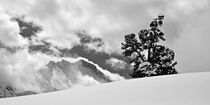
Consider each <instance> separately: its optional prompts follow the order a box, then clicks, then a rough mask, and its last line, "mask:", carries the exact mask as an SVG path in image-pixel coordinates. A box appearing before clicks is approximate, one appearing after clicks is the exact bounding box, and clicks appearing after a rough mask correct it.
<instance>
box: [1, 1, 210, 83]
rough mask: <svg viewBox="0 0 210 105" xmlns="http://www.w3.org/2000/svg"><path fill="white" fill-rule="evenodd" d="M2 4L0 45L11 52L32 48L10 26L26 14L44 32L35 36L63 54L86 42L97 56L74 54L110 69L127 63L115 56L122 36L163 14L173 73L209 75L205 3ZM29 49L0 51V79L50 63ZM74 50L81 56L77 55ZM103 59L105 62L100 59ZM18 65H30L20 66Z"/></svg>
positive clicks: (15, 27) (208, 23)
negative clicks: (17, 17) (14, 19)
mask: <svg viewBox="0 0 210 105" xmlns="http://www.w3.org/2000/svg"><path fill="white" fill-rule="evenodd" d="M0 2H1V4H0V16H1V17H0V42H1V43H0V45H1V44H4V45H6V46H9V47H10V48H12V47H17V46H18V47H20V46H27V45H29V44H30V43H29V42H28V40H27V39H25V38H24V37H22V36H21V35H19V31H20V29H19V26H18V24H17V23H16V22H12V21H11V18H12V17H16V16H22V15H24V16H26V20H27V21H33V22H35V23H36V24H37V25H39V26H41V27H42V28H43V30H42V31H41V32H40V33H38V34H37V36H38V38H39V39H40V40H45V41H47V42H49V43H51V44H52V45H53V46H56V47H58V48H66V49H72V48H75V49H76V47H78V46H80V45H82V44H84V43H85V44H86V45H87V46H88V48H89V49H92V50H94V51H95V52H94V53H92V52H91V51H92V50H91V51H90V50H84V49H85V48H83V47H81V46H80V47H81V48H83V50H78V49H77V52H76V55H84V57H86V58H88V56H89V55H87V54H90V52H91V53H92V55H91V54H90V55H91V57H92V56H93V55H94V54H96V55H97V54H98V55H97V56H96V57H98V58H92V59H91V58H90V56H89V58H88V59H91V61H95V62H94V63H99V65H100V63H101V62H102V61H101V62H100V60H101V59H103V62H102V63H104V62H105V63H107V64H110V65H111V66H112V65H114V63H116V64H115V65H118V66H117V68H119V69H120V67H122V64H124V63H125V62H122V61H120V60H119V59H121V58H120V57H119V56H116V55H119V54H120V53H121V52H122V50H121V42H123V41H124V35H127V34H130V33H135V34H137V33H138V32H139V31H140V30H141V29H145V28H148V27H149V23H150V22H151V20H152V19H153V18H155V17H157V16H158V15H160V14H163V15H165V19H164V25H163V27H162V30H163V31H164V32H165V37H166V39H167V41H166V42H164V43H163V44H164V45H166V46H168V47H169V48H171V49H173V50H174V52H175V56H176V57H175V59H176V60H177V61H178V65H177V67H176V68H177V71H178V72H180V73H188V72H203V71H209V68H210V65H209V62H210V57H209V55H208V54H209V53H210V46H209V45H210V41H208V39H209V38H210V36H209V35H208V34H209V33H210V30H209V27H210V21H209V17H210V3H209V1H208V0H132V1H131V0H0ZM78 32H80V33H81V32H84V33H86V34H87V35H88V36H90V37H89V39H97V38H98V39H101V40H102V41H103V44H102V45H103V46H100V45H99V46H98V41H91V43H90V42H87V41H86V42H82V41H81V39H82V38H81V36H78V34H76V33H78ZM85 38H86V37H85ZM83 41H84V40H83ZM95 42H96V43H95ZM99 42H100V41H99ZM27 50H28V49H24V50H22V51H18V52H17V53H15V54H10V53H8V51H6V50H4V49H3V50H2V49H1V50H0V53H1V55H0V56H1V58H3V59H1V60H0V61H1V62H0V64H1V65H2V67H1V69H2V72H3V73H0V76H1V77H3V76H4V77H5V78H9V77H8V76H5V75H4V74H7V73H10V72H12V71H10V72H8V71H7V72H5V71H4V70H6V69H8V68H9V69H11V68H15V67H16V68H18V70H19V69H21V70H22V69H23V68H24V70H26V69H27V68H29V67H33V68H34V69H35V70H36V69H37V68H39V67H40V68H41V65H43V64H46V63H47V62H48V61H49V56H47V55H43V54H35V55H33V56H32V55H31V54H28V52H27ZM78 51H82V52H80V54H79V53H78ZM89 51H90V52H89ZM77 53H78V54H77ZM101 55H103V57H101V58H100V57H99V56H101ZM113 55H115V56H114V57H113ZM37 56H38V58H37ZM105 58H106V59H105ZM108 58H110V59H108ZM14 59H16V60H14ZM18 59H19V60H18ZM20 59H21V60H20ZM53 59H54V58H53ZM40 61H41V62H40ZM22 62H28V64H27V65H22ZM35 62H38V63H35ZM3 65H6V66H3ZM14 65H15V66H14ZM100 66H101V65H100ZM11 70H13V69H11ZM22 72H24V71H22ZM18 73H20V72H18ZM2 74H3V75H2ZM122 74H123V73H122ZM15 75H16V74H13V75H10V76H15ZM0 82H1V80H0ZM32 84H33V83H32Z"/></svg>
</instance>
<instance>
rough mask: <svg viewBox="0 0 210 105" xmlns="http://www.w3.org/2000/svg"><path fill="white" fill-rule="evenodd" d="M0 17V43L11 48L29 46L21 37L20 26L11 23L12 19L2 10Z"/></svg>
mask: <svg viewBox="0 0 210 105" xmlns="http://www.w3.org/2000/svg"><path fill="white" fill-rule="evenodd" d="M0 15H1V17H0V42H1V43H2V44H3V45H5V46H9V47H14V46H23V45H25V44H27V41H26V40H25V39H24V38H23V37H21V36H20V35H19V27H18V24H17V23H15V22H13V21H11V17H10V16H9V15H8V14H6V13H4V11H2V10H0Z"/></svg>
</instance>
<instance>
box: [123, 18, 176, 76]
mask: <svg viewBox="0 0 210 105" xmlns="http://www.w3.org/2000/svg"><path fill="white" fill-rule="evenodd" d="M163 19H164V16H163V15H160V16H158V18H155V19H153V21H152V22H151V23H150V28H149V29H142V30H140V32H139V33H138V38H137V37H136V36H137V35H135V34H128V35H125V43H122V50H123V52H122V54H123V55H124V56H125V57H128V58H129V59H130V63H131V65H132V67H133V73H132V74H131V76H132V77H133V78H140V77H150V76H158V75H168V74H177V73H178V72H177V71H176V69H175V65H176V64H177V62H176V61H174V57H175V53H174V51H173V50H171V49H169V48H167V47H165V46H163V45H160V44H159V42H160V41H165V40H166V39H165V38H164V33H163V32H162V31H161V30H160V27H161V26H162V25H163Z"/></svg>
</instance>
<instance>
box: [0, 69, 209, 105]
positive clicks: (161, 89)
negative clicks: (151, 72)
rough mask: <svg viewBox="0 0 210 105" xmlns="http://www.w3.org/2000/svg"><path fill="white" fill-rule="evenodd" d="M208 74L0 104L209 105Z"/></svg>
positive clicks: (138, 81) (137, 81)
mask: <svg viewBox="0 0 210 105" xmlns="http://www.w3.org/2000/svg"><path fill="white" fill-rule="evenodd" d="M209 81H210V72H203V73H191V74H178V75H170V76H159V77H150V78H142V79H134V80H127V81H120V82H114V83H108V84H102V85H96V86H90V87H83V88H74V89H68V90H63V91H57V92H51V93H44V94H37V95H29V96H22V97H14V98H5V99H0V105H210V99H209V98H210V90H209V89H210V83H209Z"/></svg>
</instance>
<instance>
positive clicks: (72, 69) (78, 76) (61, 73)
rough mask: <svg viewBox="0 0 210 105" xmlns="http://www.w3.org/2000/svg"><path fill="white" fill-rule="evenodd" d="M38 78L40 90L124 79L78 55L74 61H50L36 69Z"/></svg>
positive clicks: (47, 90)
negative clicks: (44, 66)
mask: <svg viewBox="0 0 210 105" xmlns="http://www.w3.org/2000/svg"><path fill="white" fill-rule="evenodd" d="M38 78H39V79H38V80H39V83H40V87H41V89H42V90H41V91H42V92H50V91H56V90H63V89H68V88H71V87H77V86H89V85H97V84H101V83H106V82H113V81H120V80H124V79H125V78H123V77H121V76H120V75H118V74H114V73H111V72H109V71H107V70H104V69H102V68H100V67H99V66H98V65H97V64H94V63H93V62H91V61H89V60H88V59H85V58H82V57H79V58H78V61H76V62H69V61H67V60H64V59H63V60H61V61H58V62H54V61H50V62H49V63H48V64H47V68H45V69H43V70H39V71H38Z"/></svg>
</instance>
